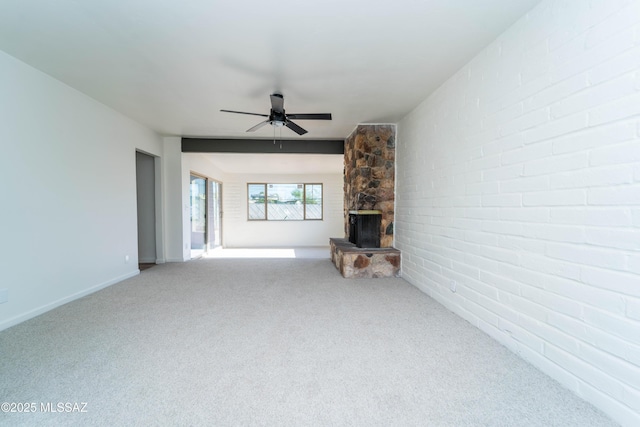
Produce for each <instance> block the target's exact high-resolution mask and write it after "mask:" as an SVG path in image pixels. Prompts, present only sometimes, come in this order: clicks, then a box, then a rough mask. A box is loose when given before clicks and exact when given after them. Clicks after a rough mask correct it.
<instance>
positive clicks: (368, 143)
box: [344, 125, 396, 248]
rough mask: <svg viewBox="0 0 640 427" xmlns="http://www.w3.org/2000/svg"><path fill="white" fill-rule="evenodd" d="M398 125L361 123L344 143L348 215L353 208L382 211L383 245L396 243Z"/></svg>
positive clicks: (381, 238) (346, 228)
mask: <svg viewBox="0 0 640 427" xmlns="http://www.w3.org/2000/svg"><path fill="white" fill-rule="evenodd" d="M395 131H396V128H395V125H358V127H356V129H355V130H354V131H353V132H352V133H351V135H349V136H348V137H347V139H346V140H345V143H344V210H345V212H344V218H345V235H346V236H349V211H362V210H378V211H380V213H381V221H380V247H382V248H390V247H392V246H393V220H394V213H395V211H394V200H395V194H394V190H395V158H396V140H395V136H396V132H395Z"/></svg>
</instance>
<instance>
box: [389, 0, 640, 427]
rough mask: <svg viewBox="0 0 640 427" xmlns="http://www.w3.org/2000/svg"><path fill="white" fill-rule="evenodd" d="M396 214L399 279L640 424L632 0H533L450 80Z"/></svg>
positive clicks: (638, 76)
mask: <svg viewBox="0 0 640 427" xmlns="http://www.w3.org/2000/svg"><path fill="white" fill-rule="evenodd" d="M396 205H397V206H396V230H395V231H396V236H395V238H396V241H395V244H396V246H397V247H398V248H399V249H401V250H402V252H403V266H402V271H403V276H404V278H405V279H406V280H408V281H409V282H411V283H413V284H414V285H416V286H417V287H419V288H420V289H422V290H423V291H424V292H426V293H428V294H429V295H431V296H433V297H434V298H436V299H437V300H438V301H440V302H441V303H443V304H444V305H446V306H447V307H448V308H450V309H451V310H453V311H454V312H456V313H458V314H460V315H461V316H462V317H464V318H465V319H467V320H469V321H470V322H471V323H473V324H474V325H476V326H478V327H479V328H480V329H482V330H483V331H485V332H487V333H488V334H490V335H491V336H493V337H495V338H496V339H497V340H499V341H500V342H502V343H504V344H505V345H506V346H507V347H508V348H510V349H512V350H513V351H515V352H516V353H518V354H520V355H521V356H522V357H524V358H525V359H527V360H529V361H530V362H531V363H533V364H534V365H536V366H538V367H539V368H540V369H542V370H543V371H545V372H546V373H548V374H549V375H551V376H552V377H554V378H555V379H557V380H558V381H559V382H561V383H562V384H564V385H565V386H566V387H568V388H570V389H572V390H573V391H574V392H575V393H577V394H578V395H580V396H582V397H583V398H585V399H586V400H588V401H590V402H592V403H594V404H595V405H596V406H598V407H600V408H601V409H602V410H603V411H605V412H607V413H608V414H609V415H610V416H611V417H613V418H614V419H615V420H617V421H618V422H620V423H621V424H623V425H629V426H631V425H640V0H617V1H612V0H593V1H582V0H548V1H543V2H542V3H540V4H539V5H538V6H537V7H536V8H535V9H533V10H532V11H530V12H529V13H528V14H527V15H526V16H525V17H523V18H522V19H521V20H520V21H519V22H518V23H516V24H515V25H514V26H513V27H512V28H510V29H509V30H508V31H507V32H505V33H504V34H503V35H501V36H500V37H499V38H498V39H497V40H496V41H495V42H494V43H493V44H491V45H490V46H488V47H487V48H486V49H485V50H484V51H482V52H481V53H480V54H479V55H478V56H477V57H476V58H474V59H473V60H472V61H471V62H470V63H469V64H467V65H466V66H465V67H464V68H462V69H461V70H460V71H459V72H458V73H456V74H455V75H454V76H452V77H451V78H450V79H449V80H448V81H447V82H446V83H444V84H443V85H442V86H441V87H440V88H439V89H438V90H437V91H436V92H435V93H433V94H432V95H431V96H430V97H429V98H428V99H426V100H425V101H424V102H423V103H422V104H421V105H420V106H418V107H417V108H416V109H415V110H414V111H413V112H411V113H410V114H409V115H407V116H406V117H405V118H404V119H403V120H402V121H401V122H400V124H399V128H398V148H397V201H396ZM451 280H455V281H456V282H457V284H458V288H457V292H455V293H453V292H451V291H450V290H449V283H450V281H451Z"/></svg>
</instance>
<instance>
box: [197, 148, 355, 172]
mask: <svg viewBox="0 0 640 427" xmlns="http://www.w3.org/2000/svg"><path fill="white" fill-rule="evenodd" d="M188 155H192V154H188ZM204 156H205V157H206V158H207V159H208V160H209V161H210V162H211V163H213V165H214V166H215V167H217V168H218V169H220V170H221V171H223V172H226V173H237V174H278V175H297V174H337V173H342V172H343V170H344V156H343V155H337V154H276V153H265V154H236V153H215V154H206V155H204Z"/></svg>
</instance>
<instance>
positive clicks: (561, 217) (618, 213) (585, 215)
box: [550, 207, 632, 227]
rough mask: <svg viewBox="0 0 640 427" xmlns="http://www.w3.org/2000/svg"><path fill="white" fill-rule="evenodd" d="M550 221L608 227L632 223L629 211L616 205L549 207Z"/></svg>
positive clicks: (624, 225)
mask: <svg viewBox="0 0 640 427" xmlns="http://www.w3.org/2000/svg"><path fill="white" fill-rule="evenodd" d="M550 221H551V222H553V223H558V224H582V225H595V226H609V227H626V226H630V225H631V224H632V218H631V211H630V210H629V209H620V208H618V207H611V208H598V207H588V208H587V207H571V208H565V207H558V208H551V210H550Z"/></svg>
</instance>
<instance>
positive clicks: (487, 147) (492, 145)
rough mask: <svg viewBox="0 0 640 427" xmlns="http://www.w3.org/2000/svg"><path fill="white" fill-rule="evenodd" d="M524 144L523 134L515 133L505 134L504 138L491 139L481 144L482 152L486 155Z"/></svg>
mask: <svg viewBox="0 0 640 427" xmlns="http://www.w3.org/2000/svg"><path fill="white" fill-rule="evenodd" d="M523 145H524V134H522V133H515V134H513V135H509V136H505V137H504V138H498V139H493V140H491V141H490V142H487V143H485V144H484V145H482V153H483V154H484V155H486V156H490V155H492V154H498V153H502V152H503V151H509V150H513V149H516V148H518V147H522V146H523Z"/></svg>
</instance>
